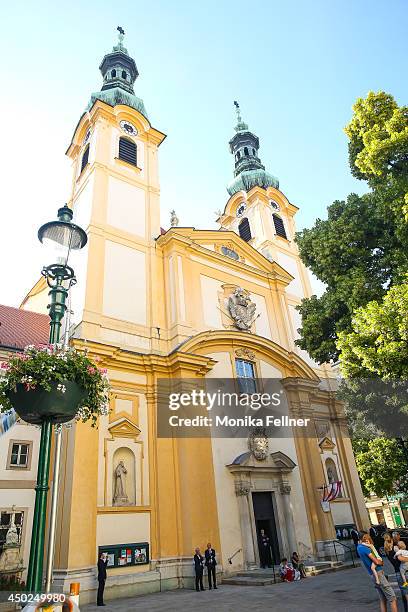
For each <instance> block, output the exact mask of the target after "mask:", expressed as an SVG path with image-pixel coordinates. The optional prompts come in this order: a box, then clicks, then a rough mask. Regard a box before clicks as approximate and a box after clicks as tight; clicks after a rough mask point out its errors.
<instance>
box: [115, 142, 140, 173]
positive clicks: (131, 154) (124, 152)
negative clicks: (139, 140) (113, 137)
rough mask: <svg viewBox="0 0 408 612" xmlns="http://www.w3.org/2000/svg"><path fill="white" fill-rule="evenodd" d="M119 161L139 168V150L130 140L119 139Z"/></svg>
mask: <svg viewBox="0 0 408 612" xmlns="http://www.w3.org/2000/svg"><path fill="white" fill-rule="evenodd" d="M119 159H122V160H123V161H125V162H127V163H128V164H132V165H133V166H137V149H136V144H135V143H134V142H133V141H132V140H129V139H128V138H120V139H119Z"/></svg>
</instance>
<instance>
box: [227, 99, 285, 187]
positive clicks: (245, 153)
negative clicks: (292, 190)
mask: <svg viewBox="0 0 408 612" xmlns="http://www.w3.org/2000/svg"><path fill="white" fill-rule="evenodd" d="M234 105H235V108H236V112H237V125H236V126H235V134H234V136H233V137H232V138H231V140H230V142H229V145H230V151H231V153H232V154H233V155H234V161H235V166H234V176H235V178H234V180H233V181H232V182H231V183H230V184H229V185H228V187H227V191H228V193H229V194H230V195H231V196H232V195H234V193H237V192H238V191H250V190H251V189H252V188H253V187H262V188H263V189H267V188H268V187H276V189H278V188H279V181H278V179H277V178H276V177H275V176H273V175H272V174H269V172H266V170H265V166H264V165H263V164H262V162H261V160H260V159H259V157H258V150H259V138H258V136H256V135H255V134H253V133H252V132H251V131H250V130H249V129H248V125H247V124H246V123H245V122H244V121H243V120H242V117H241V112H240V108H239V104H238V102H236V101H235V102H234Z"/></svg>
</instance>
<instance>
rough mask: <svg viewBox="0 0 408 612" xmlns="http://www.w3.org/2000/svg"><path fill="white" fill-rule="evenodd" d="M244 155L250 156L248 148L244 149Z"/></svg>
mask: <svg viewBox="0 0 408 612" xmlns="http://www.w3.org/2000/svg"><path fill="white" fill-rule="evenodd" d="M244 155H248V147H244Z"/></svg>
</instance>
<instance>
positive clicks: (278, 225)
mask: <svg viewBox="0 0 408 612" xmlns="http://www.w3.org/2000/svg"><path fill="white" fill-rule="evenodd" d="M272 216H273V223H274V225H275V232H276V234H277V236H280V237H281V238H285V239H286V240H287V239H288V237H287V236H286V231H285V226H284V225H283V221H282V219H281V218H280V217H279V216H278V215H272Z"/></svg>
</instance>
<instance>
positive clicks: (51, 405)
mask: <svg viewBox="0 0 408 612" xmlns="http://www.w3.org/2000/svg"><path fill="white" fill-rule="evenodd" d="M85 396H86V391H85V389H83V388H82V387H80V386H79V385H77V384H76V383H75V382H71V381H69V380H64V381H63V382H62V383H51V389H50V391H44V389H42V388H41V387H35V388H34V389H32V388H30V389H27V388H26V386H25V385H24V384H23V383H18V384H17V385H16V390H15V391H9V392H8V394H7V397H8V399H9V401H10V403H11V404H12V406H13V408H14V410H15V411H16V412H17V414H18V416H19V417H20V418H21V419H23V421H26V422H27V423H31V424H32V425H41V423H42V422H43V420H44V419H46V418H47V419H51V420H52V422H53V423H67V422H68V421H71V420H72V419H73V418H74V417H75V415H76V413H77V412H78V409H79V407H80V403H81V401H82V400H83V399H84V398H85Z"/></svg>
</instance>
